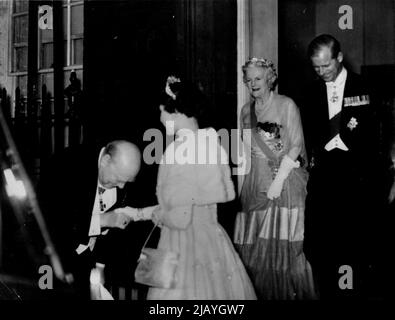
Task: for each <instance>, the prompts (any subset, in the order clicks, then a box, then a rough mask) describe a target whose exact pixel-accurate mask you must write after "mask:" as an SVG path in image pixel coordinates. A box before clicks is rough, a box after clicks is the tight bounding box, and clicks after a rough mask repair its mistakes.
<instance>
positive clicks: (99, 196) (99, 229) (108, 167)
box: [40, 140, 141, 299]
mask: <svg viewBox="0 0 395 320" xmlns="http://www.w3.org/2000/svg"><path fill="white" fill-rule="evenodd" d="M140 164H141V154H140V151H139V149H138V148H137V147H136V146H135V145H134V144H132V143H130V142H128V141H124V140H117V141H112V142H110V143H108V144H107V145H106V146H104V147H101V148H100V147H99V148H97V147H94V146H93V147H92V146H87V145H81V146H78V147H76V148H71V149H69V150H67V149H66V150H65V151H64V152H63V153H61V154H58V155H57V156H56V157H55V159H54V161H53V162H52V165H51V168H50V169H49V170H47V171H46V172H44V174H43V178H42V185H41V197H40V198H41V205H42V208H43V212H44V216H45V219H46V221H47V223H48V226H49V230H50V234H51V236H52V237H53V239H54V242H55V246H56V247H57V249H58V252H59V255H60V257H61V260H62V261H63V263H64V266H65V269H66V271H67V272H70V273H71V274H72V275H73V277H74V286H75V289H76V293H77V294H78V298H83V299H85V298H89V274H90V271H91V269H92V267H94V265H95V262H102V263H106V261H105V257H106V251H108V250H117V249H116V248H108V244H106V241H107V242H108V238H111V232H112V230H115V229H124V228H125V227H126V226H127V225H128V223H129V221H130V219H129V218H128V217H127V216H125V215H123V214H121V213H116V212H114V209H115V208H117V207H120V206H124V205H126V203H125V200H126V194H125V192H124V190H122V189H123V188H124V186H125V184H126V183H128V182H132V181H134V179H135V177H136V175H137V174H138V172H139V170H140ZM111 245H114V243H111Z"/></svg>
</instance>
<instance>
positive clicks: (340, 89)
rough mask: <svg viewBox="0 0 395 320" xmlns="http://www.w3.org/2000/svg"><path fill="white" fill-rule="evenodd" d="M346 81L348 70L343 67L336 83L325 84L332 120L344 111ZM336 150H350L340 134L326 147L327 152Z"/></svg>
mask: <svg viewBox="0 0 395 320" xmlns="http://www.w3.org/2000/svg"><path fill="white" fill-rule="evenodd" d="M346 79H347V70H346V69H345V68H344V67H343V68H342V71H340V73H339V75H338V76H337V78H336V79H335V81H329V82H325V84H326V92H327V98H328V111H329V119H332V118H333V117H334V116H335V115H337V114H338V113H339V112H340V111H341V109H342V104H343V96H344V86H345V84H346ZM335 148H338V149H341V150H344V151H348V148H347V146H346V145H345V144H344V142H343V140H342V139H341V138H340V134H339V133H338V134H337V135H336V136H335V137H333V138H332V139H331V140H330V141H329V142H328V143H327V144H326V145H325V150H327V151H331V150H333V149H335Z"/></svg>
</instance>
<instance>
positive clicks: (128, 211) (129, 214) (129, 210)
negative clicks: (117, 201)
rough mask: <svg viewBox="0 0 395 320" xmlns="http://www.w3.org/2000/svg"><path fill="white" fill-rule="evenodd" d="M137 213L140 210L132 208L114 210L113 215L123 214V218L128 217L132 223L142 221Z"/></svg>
mask: <svg viewBox="0 0 395 320" xmlns="http://www.w3.org/2000/svg"><path fill="white" fill-rule="evenodd" d="M139 211H140V209H137V208H132V207H123V208H117V209H115V210H114V212H115V213H119V214H124V215H125V216H127V217H129V218H130V219H131V220H133V221H138V220H141V219H142V217H141V215H140V212H139Z"/></svg>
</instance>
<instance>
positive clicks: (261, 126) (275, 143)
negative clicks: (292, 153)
mask: <svg viewBox="0 0 395 320" xmlns="http://www.w3.org/2000/svg"><path fill="white" fill-rule="evenodd" d="M281 128H282V126H281V125H280V124H278V123H275V122H264V123H262V122H258V123H257V125H256V130H257V132H258V133H259V134H260V135H261V136H263V138H264V140H265V141H267V143H268V145H269V147H270V148H271V149H272V150H273V151H276V152H281V151H282V150H283V147H284V146H283V143H282V141H281V136H280V129H281Z"/></svg>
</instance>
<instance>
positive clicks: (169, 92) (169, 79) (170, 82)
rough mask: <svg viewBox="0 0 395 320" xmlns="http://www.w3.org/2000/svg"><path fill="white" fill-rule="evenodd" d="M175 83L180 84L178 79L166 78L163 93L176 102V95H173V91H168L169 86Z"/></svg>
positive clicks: (173, 77)
mask: <svg viewBox="0 0 395 320" xmlns="http://www.w3.org/2000/svg"><path fill="white" fill-rule="evenodd" d="M176 82H181V80H180V78H177V77H175V76H168V77H167V80H166V87H165V92H166V93H167V94H168V95H169V96H170V97H171V98H172V99H173V100H176V95H175V94H174V92H173V91H171V89H170V84H173V83H176Z"/></svg>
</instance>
